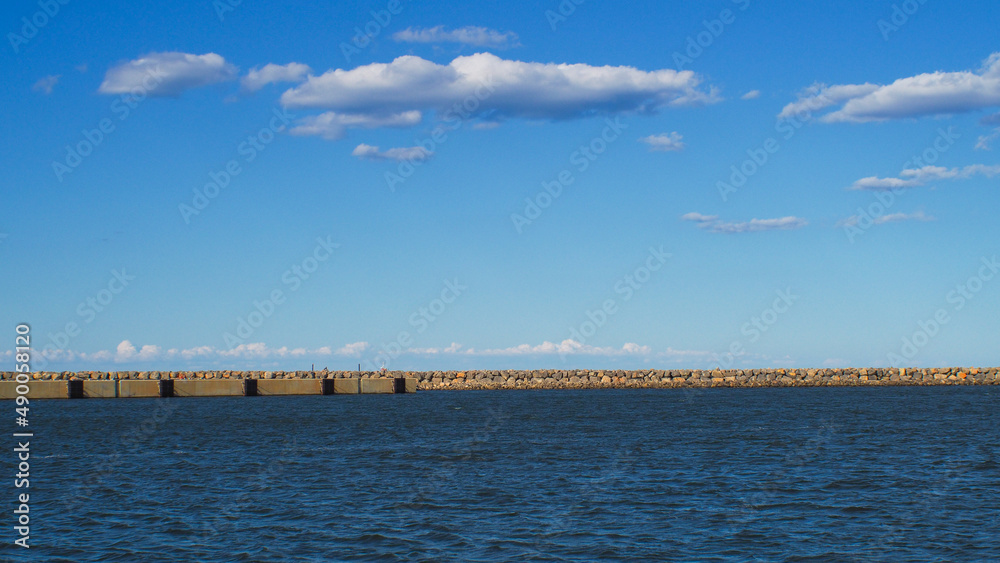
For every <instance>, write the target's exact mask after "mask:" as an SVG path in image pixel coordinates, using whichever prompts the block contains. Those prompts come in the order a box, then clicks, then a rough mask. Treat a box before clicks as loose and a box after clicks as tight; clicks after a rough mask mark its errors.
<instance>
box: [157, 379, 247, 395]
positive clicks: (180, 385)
mask: <svg viewBox="0 0 1000 563" xmlns="http://www.w3.org/2000/svg"><path fill="white" fill-rule="evenodd" d="M242 396H243V380H241V379H179V380H175V381H174V397H242Z"/></svg>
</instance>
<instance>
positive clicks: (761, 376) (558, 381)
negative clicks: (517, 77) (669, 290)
mask: <svg viewBox="0 0 1000 563" xmlns="http://www.w3.org/2000/svg"><path fill="white" fill-rule="evenodd" d="M0 377H2V379H3V380H13V379H14V377H15V373H14V372H2V373H0ZM31 377H32V379H33V380H75V379H84V380H115V379H135V380H151V379H152V380H156V379H173V380H185V379H257V380H268V379H330V378H353V379H373V378H381V377H408V378H415V379H416V380H417V388H418V389H422V390H430V389H453V390H460V389H587V388H595V389H596V388H671V387H676V388H706V387H826V386H864V385H869V386H874V385H1000V368H960V367H951V368H843V369H831V368H827V369H746V370H684V369H681V370H655V369H648V370H628V371H626V370H471V371H424V372H417V371H390V372H387V373H385V374H382V373H378V372H358V371H329V370H322V371H236V370H223V371H111V372H109V371H77V372H66V371H64V372H34V373H32V374H31Z"/></svg>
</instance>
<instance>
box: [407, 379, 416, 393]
mask: <svg viewBox="0 0 1000 563" xmlns="http://www.w3.org/2000/svg"><path fill="white" fill-rule="evenodd" d="M406 392H407V393H416V392H417V378H415V377H407V378H406Z"/></svg>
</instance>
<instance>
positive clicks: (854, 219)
mask: <svg viewBox="0 0 1000 563" xmlns="http://www.w3.org/2000/svg"><path fill="white" fill-rule="evenodd" d="M934 220H935V219H934V217H931V216H930V215H925V214H924V212H923V211H917V212H916V213H889V214H886V215H879V216H878V217H874V218H872V220H871V222H872V223H873V224H875V225H882V224H885V223H898V222H900V221H934ZM859 221H860V217H858V216H857V215H851V216H850V217H848V218H847V219H844V220H843V221H840V222H839V223H838V224H837V226H838V227H843V226H847V227H853V226H856V225H857V224H858V222H859Z"/></svg>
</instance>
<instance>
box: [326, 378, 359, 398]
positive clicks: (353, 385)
mask: <svg viewBox="0 0 1000 563" xmlns="http://www.w3.org/2000/svg"><path fill="white" fill-rule="evenodd" d="M359 381H361V380H360V379H334V380H333V392H334V394H337V395H357V394H358V393H360V392H361V386H360V385H359V384H358V382H359Z"/></svg>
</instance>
